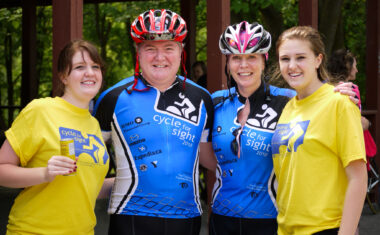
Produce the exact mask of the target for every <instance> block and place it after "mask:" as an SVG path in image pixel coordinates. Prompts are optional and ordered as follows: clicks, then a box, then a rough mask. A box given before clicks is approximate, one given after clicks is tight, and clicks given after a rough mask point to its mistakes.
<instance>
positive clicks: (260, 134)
mask: <svg viewBox="0 0 380 235" xmlns="http://www.w3.org/2000/svg"><path fill="white" fill-rule="evenodd" d="M294 95H295V92H294V91H293V90H289V89H284V88H277V87H274V86H267V85H266V84H265V83H264V82H263V81H262V83H261V85H260V87H259V88H258V89H257V90H256V91H255V92H254V93H253V94H252V95H251V96H250V97H249V98H248V99H249V103H250V113H249V115H248V118H247V121H246V123H245V125H244V127H243V128H242V129H240V128H241V124H240V123H239V121H238V119H237V114H238V112H239V110H241V109H242V108H244V104H245V102H246V98H244V97H242V96H240V95H239V93H238V92H237V91H236V90H235V88H231V89H230V92H229V91H228V90H222V91H218V92H215V93H214V94H213V95H212V98H213V102H214V105H215V114H214V115H215V117H214V127H213V130H212V141H213V148H214V151H215V155H216V156H217V160H218V169H217V181H216V182H215V185H214V190H213V205H212V211H213V213H215V214H219V215H224V216H230V217H239V218H250V219H252V218H260V219H266V218H276V216H277V209H276V204H275V202H276V201H275V195H276V189H275V175H274V171H273V163H272V152H271V139H272V135H273V132H274V130H275V127H276V124H277V121H278V119H279V117H280V115H281V112H282V109H283V108H284V106H285V104H286V103H287V102H288V100H289V97H293V96H294ZM236 129H238V130H240V131H241V134H240V137H239V135H238V137H237V138H238V139H239V141H240V158H239V157H238V156H237V155H235V153H234V151H233V149H232V147H231V142H232V141H233V140H234V139H235V138H236V137H235V136H234V134H235V135H236V134H237V132H236V131H235V133H234V130H236Z"/></svg>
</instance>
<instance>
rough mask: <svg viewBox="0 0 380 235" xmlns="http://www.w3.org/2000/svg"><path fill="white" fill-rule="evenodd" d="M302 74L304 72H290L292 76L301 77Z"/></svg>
mask: <svg viewBox="0 0 380 235" xmlns="http://www.w3.org/2000/svg"><path fill="white" fill-rule="evenodd" d="M301 75H302V73H289V76H290V77H291V78H298V77H300V76H301Z"/></svg>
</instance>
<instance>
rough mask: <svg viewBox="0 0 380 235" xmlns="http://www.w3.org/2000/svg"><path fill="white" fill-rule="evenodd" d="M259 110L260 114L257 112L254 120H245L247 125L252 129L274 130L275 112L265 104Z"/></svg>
mask: <svg viewBox="0 0 380 235" xmlns="http://www.w3.org/2000/svg"><path fill="white" fill-rule="evenodd" d="M261 109H262V110H261V112H258V113H257V114H256V115H255V117H254V118H250V119H248V120H247V124H248V125H250V126H253V127H258V128H263V129H270V130H274V129H275V128H276V124H277V120H278V114H277V112H276V111H275V110H274V109H272V108H271V107H269V106H268V105H267V104H263V105H262V106H261Z"/></svg>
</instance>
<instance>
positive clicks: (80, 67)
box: [74, 65, 84, 70]
mask: <svg viewBox="0 0 380 235" xmlns="http://www.w3.org/2000/svg"><path fill="white" fill-rule="evenodd" d="M74 69H78V70H79V69H84V66H83V65H77V66H75V67H74Z"/></svg>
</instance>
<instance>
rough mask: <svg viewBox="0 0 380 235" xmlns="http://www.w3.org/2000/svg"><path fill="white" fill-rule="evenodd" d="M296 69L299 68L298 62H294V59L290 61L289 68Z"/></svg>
mask: <svg viewBox="0 0 380 235" xmlns="http://www.w3.org/2000/svg"><path fill="white" fill-rule="evenodd" d="M295 67H297V63H296V61H295V60H293V59H290V61H289V68H295Z"/></svg>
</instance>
